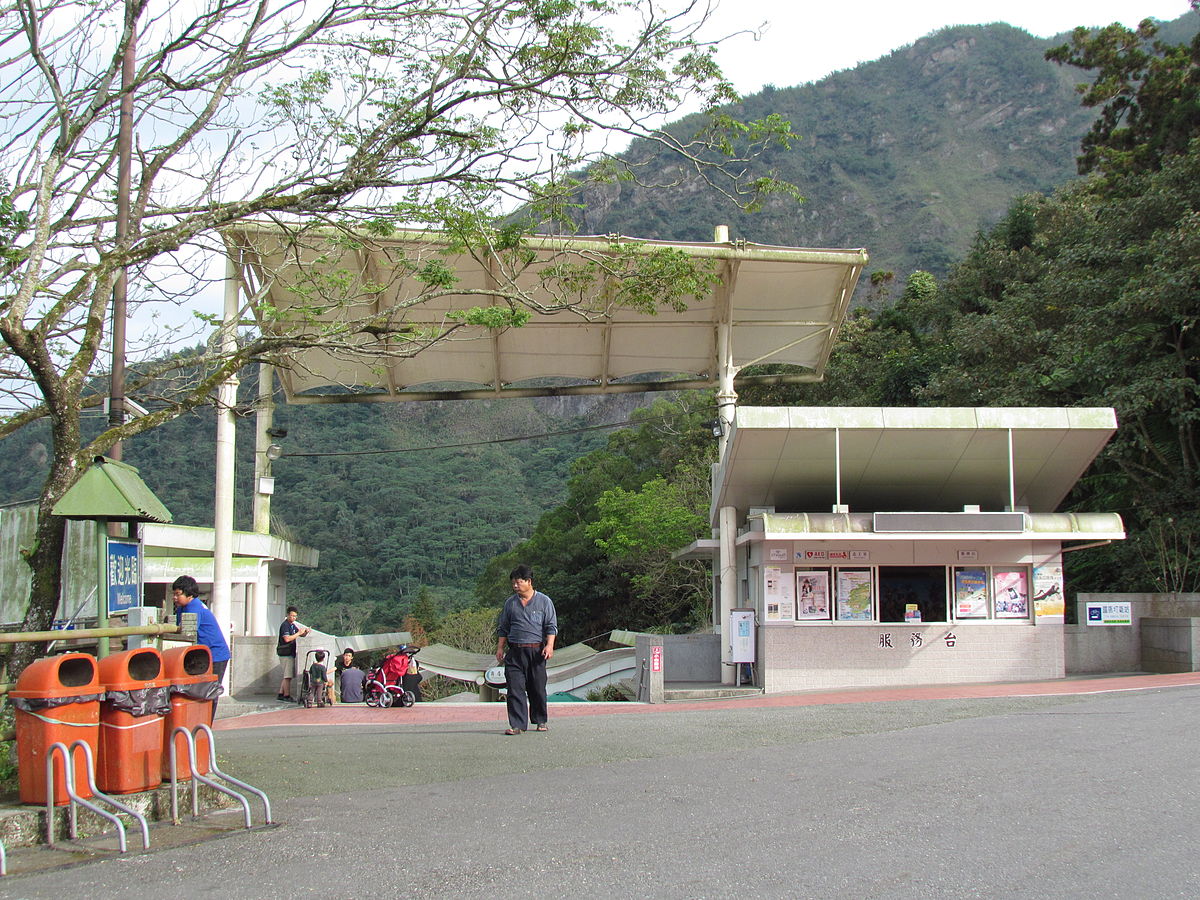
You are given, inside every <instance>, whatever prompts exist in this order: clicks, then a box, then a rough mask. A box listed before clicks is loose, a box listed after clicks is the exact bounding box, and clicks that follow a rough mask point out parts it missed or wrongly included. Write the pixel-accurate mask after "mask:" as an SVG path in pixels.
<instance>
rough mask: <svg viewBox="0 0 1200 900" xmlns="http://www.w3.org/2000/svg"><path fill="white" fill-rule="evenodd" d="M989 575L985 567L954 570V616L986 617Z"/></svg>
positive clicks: (967, 617)
mask: <svg viewBox="0 0 1200 900" xmlns="http://www.w3.org/2000/svg"><path fill="white" fill-rule="evenodd" d="M987 614H988V577H987V571H986V570H985V569H955V570H954V617H955V618H956V619H986V618H987Z"/></svg>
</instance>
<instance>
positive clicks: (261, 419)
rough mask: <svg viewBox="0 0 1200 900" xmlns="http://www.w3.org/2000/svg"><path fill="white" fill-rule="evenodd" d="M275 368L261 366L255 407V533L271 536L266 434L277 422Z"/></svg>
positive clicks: (269, 462)
mask: <svg viewBox="0 0 1200 900" xmlns="http://www.w3.org/2000/svg"><path fill="white" fill-rule="evenodd" d="M274 388H275V367H274V366H272V365H271V364H270V363H260V364H259V366H258V405H257V406H256V407H255V416H254V422H255V430H254V533H255V534H270V533H271V494H270V492H268V491H264V490H263V487H264V485H263V479H264V478H270V477H271V460H270V458H269V457H268V456H267V448H268V447H270V446H271V436H270V435H269V434H267V429H269V428H270V427H271V426H272V425H273V424H274V422H275V392H274Z"/></svg>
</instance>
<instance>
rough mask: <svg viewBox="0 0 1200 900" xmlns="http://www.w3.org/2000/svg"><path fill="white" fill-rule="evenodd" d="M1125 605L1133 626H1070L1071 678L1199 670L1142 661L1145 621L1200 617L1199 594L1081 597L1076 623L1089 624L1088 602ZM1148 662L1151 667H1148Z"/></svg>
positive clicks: (1067, 639) (1067, 642)
mask: <svg viewBox="0 0 1200 900" xmlns="http://www.w3.org/2000/svg"><path fill="white" fill-rule="evenodd" d="M1089 601H1090V602H1093V603H1099V602H1110V603H1112V602H1124V603H1128V604H1129V606H1130V614H1131V619H1132V621H1133V624H1132V625H1087V624H1079V625H1068V626H1066V629H1065V631H1064V640H1065V645H1066V663H1067V674H1068V675H1091V674H1102V673H1109V672H1143V671H1146V672H1158V671H1164V672H1166V671H1197V670H1196V669H1191V670H1179V669H1155V668H1151V665H1150V664H1155V665H1157V664H1158V663H1157V661H1156V660H1155V659H1151V660H1149V661H1147V660H1143V658H1142V646H1143V641H1142V620H1143V619H1146V618H1159V619H1172V618H1179V619H1186V618H1196V617H1200V594H1079V595H1077V596H1076V598H1075V610H1076V621H1077V622H1080V623H1086V622H1087V613H1086V605H1087V603H1088V602H1089ZM1148 662H1149V663H1150V664H1148Z"/></svg>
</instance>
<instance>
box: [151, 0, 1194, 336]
mask: <svg viewBox="0 0 1200 900" xmlns="http://www.w3.org/2000/svg"><path fill="white" fill-rule="evenodd" d="M659 2H660V3H662V4H663V5H664V6H668V7H671V6H678V5H680V2H679V0H659ZM719 3H720V5H718V6H717V8H716V10H715V12H714V13H713V16H712V19H711V21H710V23H709V24H708V26H707V27H706V29H705V31H706V32H707V36H708V37H710V38H712V37H716V36H719V35H732V34H734V33H735V32H738V31H756V32H760V34H759V37H758V38H757V39H755V38H754V37H752V36H751V35H749V34H743V35H738V36H736V37H731V38H730V39H729V40H728V41H725V42H724V43H723V44H722V45H721V46H720V48H719V49H718V59H719V60H720V62H721V66H722V68H723V69H724V70H725V74H726V75H727V76H728V77H729V78H730V79H731V81H732V82H733V84H734V87H735V88H736V89H737V90H738V91H739V92H740V93H742V94H753V93H756V92H757V91H759V90H760V89H761V88H762V86H763V85H765V84H773V85H775V87H779V88H783V87H793V86H795V85H799V84H804V83H806V82H810V81H819V80H820V79H822V78H824V77H825V76H826V75H829V74H830V73H831V72H835V71H839V70H841V69H848V68H852V67H853V66H855V65H857V64H858V63H859V62H863V61H866V60H873V59H878V58H879V57H881V56H885V55H887V54H888V53H890V52H892V51H893V50H895V49H897V48H900V47H903V46H906V45H908V44H911V43H913V42H914V41H916V40H918V39H920V38H922V37H924V36H925V35H927V34H930V33H932V32H934V31H937V30H939V29H941V28H944V27H946V26H949V25H975V24H986V23H990V22H1007V23H1008V24H1009V25H1014V26H1016V27H1018V28H1023V29H1025V30H1026V31H1028V32H1030V33H1031V34H1034V35H1037V36H1038V37H1051V36H1053V35H1056V34H1061V33H1062V32H1065V31H1068V30H1070V29H1072V28H1074V27H1075V26H1077V25H1087V26H1099V25H1108V24H1110V23H1111V22H1121V23H1123V24H1125V25H1128V26H1131V27H1132V26H1136V25H1137V23H1138V22H1140V21H1141V20H1142V19H1145V18H1147V17H1149V18H1155V19H1159V20H1163V21H1170V20H1173V19H1177V18H1178V17H1179V16H1181V15H1183V14H1184V13H1186V12H1188V11H1189V9H1190V7H1189V5H1188V2H1187V0H917V2H916V3H911V4H906V3H900V2H897V0H845V2H841V3H839V2H837V0H832V2H830V0H825V2H822V3H814V2H811V0H719ZM646 236H647V237H653V235H646ZM223 266H224V263H223V262H222V261H221V260H218V259H215V258H214V259H213V263H212V268H211V277H212V278H213V279H217V278H219V277H220V276H221V273H222V272H223ZM222 305H223V300H222V292H221V289H220V285H219V283H218V282H215V281H214V283H213V284H210V285H208V286H207V287H206V288H204V289H203V290H201V291H200V293H199V295H198V296H195V297H194V299H193V302H192V304H191V308H199V309H203V310H204V311H207V312H212V313H217V314H219V313H220V310H221V308H222ZM181 318H182V321H190V312H187V311H186V310H185V311H181V312H180V313H176V314H173V313H172V312H171V311H163V320H162V321H163V322H164V323H165V324H166V325H168V326H173V325H178V324H180V321H181ZM186 330H187V329H185V331H186ZM206 330H207V329H203V328H202V329H200V331H201V332H205V331H206ZM131 333H132V331H131Z"/></svg>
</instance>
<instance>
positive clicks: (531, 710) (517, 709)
mask: <svg viewBox="0 0 1200 900" xmlns="http://www.w3.org/2000/svg"><path fill="white" fill-rule="evenodd" d="M504 678H505V680H506V681H507V682H508V726H509V727H510V728H519V729H521V731H527V730H528V729H529V723H530V722H531V721H532V722H533V724H534V725H543V724H545V722H546V719H547V714H546V660H545V659H544V658H543V657H542V648H541V647H514V646H512V645H511V644H509V646H508V652H507V653H506V654H505V656H504Z"/></svg>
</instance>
